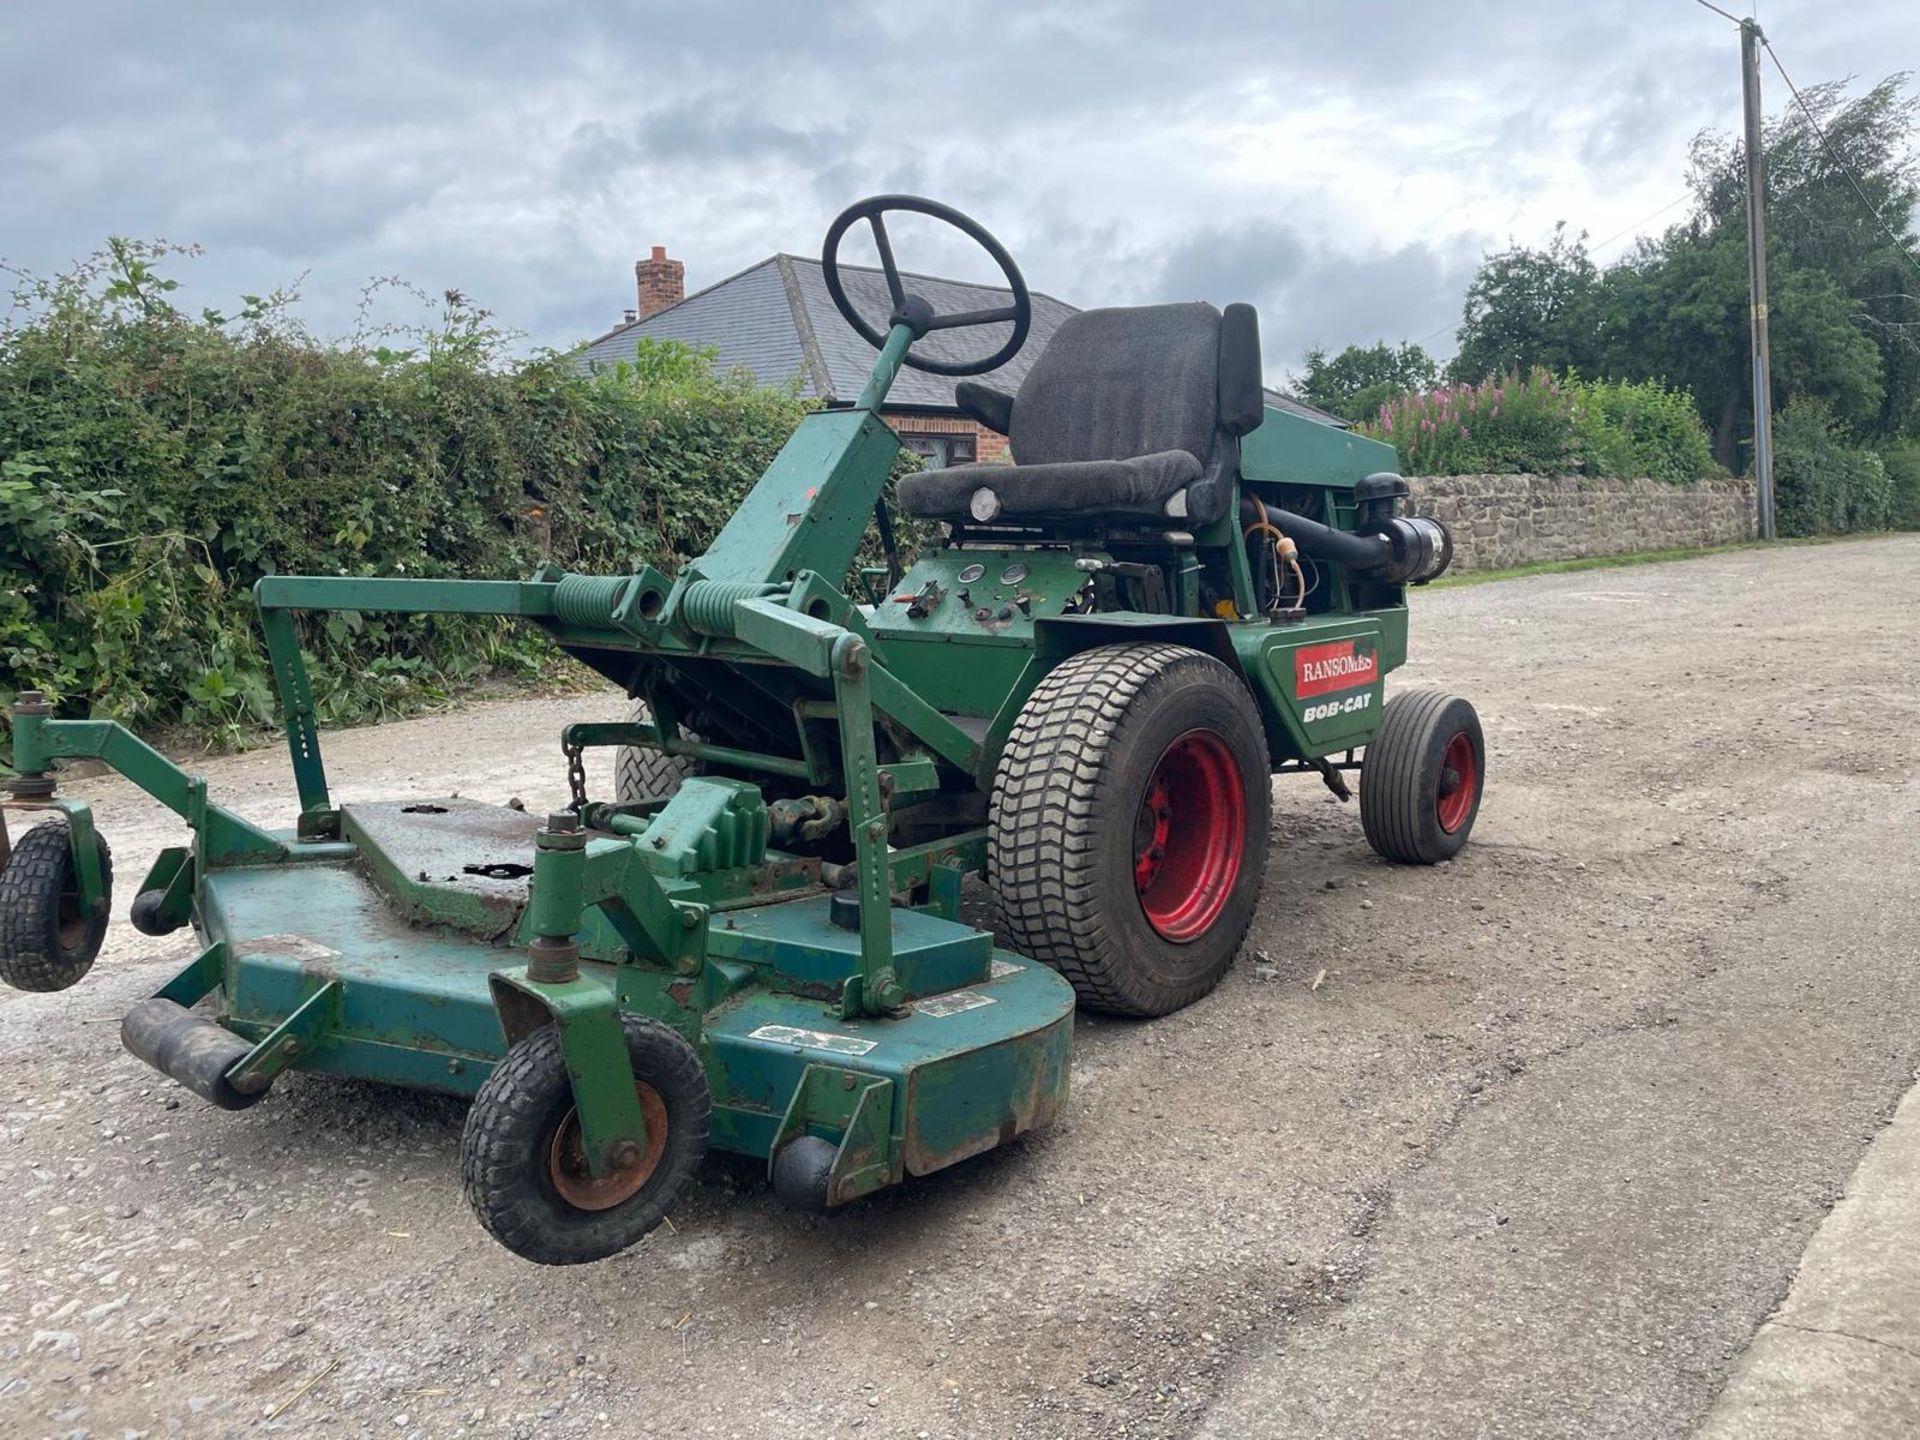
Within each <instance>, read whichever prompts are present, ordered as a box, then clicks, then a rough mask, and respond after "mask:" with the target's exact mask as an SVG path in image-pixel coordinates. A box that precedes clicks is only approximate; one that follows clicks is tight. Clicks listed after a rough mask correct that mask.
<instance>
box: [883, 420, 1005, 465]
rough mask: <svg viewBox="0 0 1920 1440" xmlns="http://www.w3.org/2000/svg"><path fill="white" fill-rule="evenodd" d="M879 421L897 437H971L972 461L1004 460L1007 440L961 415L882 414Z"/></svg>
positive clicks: (996, 432) (997, 432) (998, 433)
mask: <svg viewBox="0 0 1920 1440" xmlns="http://www.w3.org/2000/svg"><path fill="white" fill-rule="evenodd" d="M880 418H881V419H883V420H885V421H886V422H887V423H888V424H889V425H891V426H893V428H894V429H895V430H897V431H899V432H900V434H901V435H971V436H973V449H974V459H975V460H978V461H1002V460H1005V459H1006V458H1007V437H1006V436H1004V435H1002V434H1001V433H1000V432H999V431H997V430H989V429H987V427H986V426H984V425H982V424H981V423H980V422H979V421H977V420H974V419H970V418H969V417H967V416H965V415H906V414H901V413H899V412H897V411H882V412H881V416H880Z"/></svg>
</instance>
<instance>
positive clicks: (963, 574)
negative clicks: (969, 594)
mask: <svg viewBox="0 0 1920 1440" xmlns="http://www.w3.org/2000/svg"><path fill="white" fill-rule="evenodd" d="M986 573H987V567H986V566H984V565H963V566H961V567H960V583H961V584H962V585H971V584H972V583H973V582H974V581H976V580H978V579H979V578H980V577H981V576H982V575H984V574H986Z"/></svg>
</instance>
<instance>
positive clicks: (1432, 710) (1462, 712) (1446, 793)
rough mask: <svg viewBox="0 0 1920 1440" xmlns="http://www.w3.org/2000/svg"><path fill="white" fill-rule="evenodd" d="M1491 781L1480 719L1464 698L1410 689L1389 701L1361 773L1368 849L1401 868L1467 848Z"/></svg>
mask: <svg viewBox="0 0 1920 1440" xmlns="http://www.w3.org/2000/svg"><path fill="white" fill-rule="evenodd" d="M1486 780H1487V742H1486V737H1485V736H1484V735H1482V733H1481V730H1480V717H1479V716H1478V715H1477V714H1475V713H1474V709H1473V706H1472V705H1471V704H1469V703H1468V702H1467V701H1465V700H1463V699H1461V698H1460V697H1459V696H1458V695H1449V694H1447V693H1446V692H1445V691H1441V690H1409V691H1406V692H1404V693H1402V694H1399V695H1396V696H1394V697H1393V699H1391V700H1389V701H1388V702H1387V708H1386V711H1385V712H1384V713H1383V714H1382V715H1381V717H1380V729H1379V730H1378V731H1377V732H1376V733H1375V734H1374V737H1373V739H1372V740H1371V741H1369V742H1368V744H1367V753H1366V757H1365V759H1364V760H1363V761H1362V763H1361V767H1360V824H1361V828H1362V829H1364V830H1365V831H1366V835H1367V843H1368V844H1369V845H1371V846H1373V848H1374V849H1375V850H1376V851H1378V852H1379V853H1380V854H1381V855H1382V856H1384V857H1385V858H1386V859H1388V860H1393V861H1397V862H1398V863H1400V864H1402V865H1437V864H1439V863H1440V862H1441V861H1442V860H1451V859H1452V858H1453V857H1454V856H1455V855H1458V854H1459V853H1460V849H1461V847H1462V846H1464V845H1465V844H1466V843H1467V836H1468V835H1469V834H1470V833H1471V832H1472V830H1473V822H1474V820H1475V818H1476V817H1477V816H1478V815H1479V814H1480V795H1481V791H1482V790H1483V789H1484V788H1485V786H1486Z"/></svg>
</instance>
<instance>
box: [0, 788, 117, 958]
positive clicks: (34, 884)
mask: <svg viewBox="0 0 1920 1440" xmlns="http://www.w3.org/2000/svg"><path fill="white" fill-rule="evenodd" d="M93 840H94V844H95V845H97V846H99V848H100V878H101V880H102V881H103V882H104V884H105V888H106V892H107V896H108V898H109V900H111V898H112V895H113V854H112V852H111V851H109V850H108V848H107V842H106V839H105V838H104V837H103V836H101V835H99V834H98V833H96V834H95V835H94V837H93ZM106 936H107V912H106V910H104V909H102V910H101V911H99V912H98V913H96V914H93V915H88V914H86V913H84V912H83V911H82V910H81V908H80V881H79V877H78V876H77V875H76V874H75V873H74V866H73V845H72V842H71V841H70V840H69V839H68V838H67V827H66V826H65V824H63V823H61V822H60V821H57V820H55V821H49V822H48V823H47V824H45V825H36V826H34V827H33V829H31V830H29V831H28V832H27V833H26V834H24V835H22V836H21V837H20V842H19V843H18V844H17V845H15V846H14V847H13V854H12V856H11V857H9V859H8V860H7V865H6V869H4V870H0V980H4V981H6V982H7V984H9V985H11V986H12V987H13V988H14V989H16V990H32V991H38V992H41V993H49V992H51V991H55V990H65V989H66V988H67V987H68V986H70V985H76V984H78V983H79V982H80V979H81V977H82V976H84V975H85V974H86V973H87V972H88V971H89V970H91V969H92V968H93V961H94V957H95V956H97V955H98V954H99V953H100V942H101V941H102V940H104V939H106Z"/></svg>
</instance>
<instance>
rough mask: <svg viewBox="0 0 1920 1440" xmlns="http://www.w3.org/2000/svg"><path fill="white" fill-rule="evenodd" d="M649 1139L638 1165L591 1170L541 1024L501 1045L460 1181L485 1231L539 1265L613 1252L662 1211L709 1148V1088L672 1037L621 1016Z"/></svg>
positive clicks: (689, 1051) (547, 1030) (553, 1042)
mask: <svg viewBox="0 0 1920 1440" xmlns="http://www.w3.org/2000/svg"><path fill="white" fill-rule="evenodd" d="M620 1025H621V1028H622V1030H624V1031H625V1033H626V1040H627V1054H628V1057H629V1058H630V1059H631V1060H632V1062H633V1077H634V1089H635V1093H636V1094H637V1095H638V1096H639V1099H640V1112H641V1115H642V1116H643V1117H644V1119H645V1120H646V1126H647V1142H646V1145H645V1147H644V1149H643V1151H642V1153H641V1154H640V1156H639V1157H638V1160H637V1163H635V1164H634V1165H632V1166H630V1167H629V1168H628V1169H626V1170H616V1171H613V1172H611V1173H609V1174H607V1175H604V1176H595V1175H594V1174H592V1172H591V1171H590V1170H589V1169H588V1167H587V1159H586V1154H585V1152H584V1150H583V1149H582V1147H581V1143H580V1120H579V1116H578V1114H577V1112H576V1111H575V1109H574V1105H573V1081H572V1080H571V1079H570V1078H569V1077H568V1075H567V1064H566V1057H565V1056H564V1055H563V1054H562V1053H561V1050H560V1032H559V1031H557V1030H555V1029H554V1028H553V1026H551V1025H545V1026H542V1027H541V1028H540V1029H538V1030H535V1031H534V1032H533V1033H532V1034H531V1035H528V1036H527V1037H526V1038H525V1039H523V1040H521V1041H520V1042H519V1043H518V1044H516V1045H515V1046H514V1047H513V1048H512V1049H511V1050H509V1051H508V1052H507V1058H506V1059H505V1060H503V1061H501V1062H500V1064H499V1065H498V1066H496V1067H495V1068H494V1072H493V1074H492V1075H490V1076H488V1077H487V1083H486V1084H485V1085H482V1086H481V1087H480V1093H479V1094H478V1095H476V1096H475V1097H474V1101H473V1109H472V1110H470V1111H469V1112H468V1113H467V1123H466V1128H465V1130H464V1131H463V1133H462V1134H461V1137H460V1177H461V1181H462V1184H463V1185H464V1187H465V1189H466V1194H467V1201H468V1203H469V1204H470V1205H472V1206H473V1210H474V1213H475V1214H476V1215H477V1216H479V1218H480V1223H481V1224H482V1225H484V1226H485V1227H486V1228H487V1232H488V1233H489V1234H491V1235H492V1236H493V1238H494V1239H496V1240H498V1241H499V1242H500V1243H501V1244H502V1245H504V1246H506V1247H507V1248H508V1249H509V1250H511V1251H513V1253H514V1254H516V1255H518V1256H520V1257H521V1258H522V1259H523V1260H531V1261H533V1262H534V1263H535V1264H537V1265H585V1264H590V1263H591V1262H593V1261H595V1260H604V1259H606V1258H607V1257H608V1256H610V1255H617V1254H618V1253H619V1252H620V1251H622V1250H624V1249H626V1248H627V1247H628V1246H629V1245H633V1244H635V1243H637V1242H638V1241H639V1240H640V1239H641V1238H642V1237H643V1236H645V1235H646V1234H647V1232H648V1231H650V1230H652V1229H653V1228H654V1227H655V1226H656V1225H658V1224H659V1223H660V1222H661V1221H662V1220H664V1219H665V1218H666V1216H667V1212H668V1211H669V1210H671V1209H672V1208H673V1206H674V1202H675V1201H677V1200H678V1199H679V1198H680V1195H681V1193H682V1192H683V1191H685V1189H686V1188H687V1184H688V1182H690V1181H691V1180H692V1179H693V1177H694V1173H695V1172H696V1171H697V1170H698V1169H699V1168H700V1161H701V1159H702V1157H704V1156H705V1155H706V1153H707V1134H708V1128H709V1126H710V1124H711V1122H712V1118H713V1096H712V1093H711V1092H710V1091H709V1090H708V1088H707V1077H706V1071H705V1069H704V1068H703V1067H702V1066H701V1064H700V1056H699V1054H698V1053H697V1052H696V1051H695V1050H694V1048H693V1047H692V1046H691V1045H689V1044H688V1043H687V1042H686V1041H685V1040H683V1039H682V1038H681V1037H680V1036H679V1035H678V1034H677V1033H675V1032H674V1031H673V1030H670V1029H669V1028H668V1027H667V1026H665V1025H663V1024H661V1023H660V1022H659V1021H658V1020H651V1019H648V1018H646V1017H644V1016H640V1015H631V1014H628V1015H622V1016H621V1017H620Z"/></svg>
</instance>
